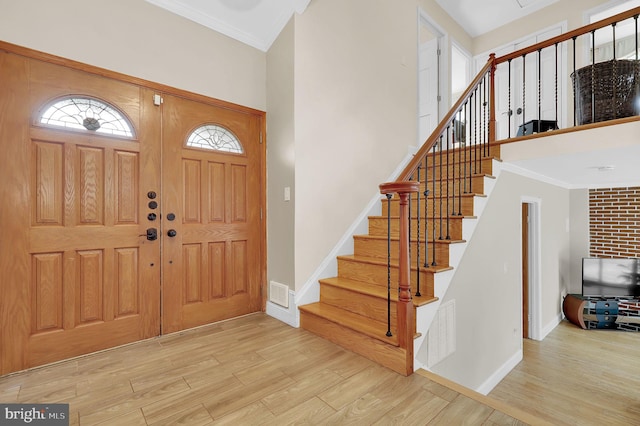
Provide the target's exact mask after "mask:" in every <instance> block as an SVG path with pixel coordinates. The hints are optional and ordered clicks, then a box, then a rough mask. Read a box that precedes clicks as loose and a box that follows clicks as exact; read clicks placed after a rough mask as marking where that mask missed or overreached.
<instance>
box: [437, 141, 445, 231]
mask: <svg viewBox="0 0 640 426" xmlns="http://www.w3.org/2000/svg"><path fill="white" fill-rule="evenodd" d="M442 167H443V165H442V135H440V179H439V180H440V196H439V197H438V199H439V200H440V218H439V222H440V236H439V237H438V239H440V240H441V239H442V225H443V223H442V193H443V192H444V191H443V188H442Z"/></svg>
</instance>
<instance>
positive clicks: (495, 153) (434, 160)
mask: <svg viewBox="0 0 640 426" xmlns="http://www.w3.org/2000/svg"><path fill="white" fill-rule="evenodd" d="M486 151H487V149H486V147H480V146H474V147H470V148H467V149H466V154H465V151H461V150H451V151H449V152H447V150H446V149H445V150H443V151H442V155H440V154H441V153H440V152H439V151H437V152H436V153H435V154H434V153H433V150H432V151H431V152H430V153H429V155H428V156H427V167H428V166H431V165H434V164H435V165H439V164H440V161H441V160H440V158H442V162H443V163H446V162H447V153H448V154H449V162H454V161H453V156H454V152H455V158H456V161H455V162H456V163H458V162H460V158H462V159H465V158H466V161H467V162H468V161H469V158H471V160H472V161H477V162H478V163H479V162H481V161H485V160H490V159H492V158H500V146H499V145H492V146H490V147H489V148H488V151H489V152H488V153H487V152H486ZM465 155H466V157H465Z"/></svg>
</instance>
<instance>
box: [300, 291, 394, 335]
mask: <svg viewBox="0 0 640 426" xmlns="http://www.w3.org/2000/svg"><path fill="white" fill-rule="evenodd" d="M298 309H300V311H302V312H306V313H309V314H312V315H316V316H318V317H321V318H324V319H325V320H328V321H331V322H333V323H336V324H339V325H341V326H343V327H346V328H349V329H351V330H354V331H357V332H360V333H362V334H365V335H367V336H369V337H372V338H374V339H378V340H380V341H382V342H385V343H388V344H390V345H393V346H398V337H397V336H396V333H395V330H392V331H393V332H394V334H393V335H392V336H390V337H388V336H387V335H386V334H387V324H385V323H381V322H379V321H376V320H373V319H371V318H368V317H365V316H362V315H358V314H355V313H353V312H350V311H346V310H344V309H340V308H337V307H335V306H332V305H329V304H326V303H322V302H316V303H310V304H308V305H302V306H299V307H298Z"/></svg>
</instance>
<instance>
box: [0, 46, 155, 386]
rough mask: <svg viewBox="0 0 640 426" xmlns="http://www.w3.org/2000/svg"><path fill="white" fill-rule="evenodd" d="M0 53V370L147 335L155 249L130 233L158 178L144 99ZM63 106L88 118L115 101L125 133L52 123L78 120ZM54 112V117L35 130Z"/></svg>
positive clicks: (125, 88) (140, 93)
mask: <svg viewBox="0 0 640 426" xmlns="http://www.w3.org/2000/svg"><path fill="white" fill-rule="evenodd" d="M2 56H3V59H4V60H3V64H2V65H3V66H2V70H3V75H5V76H10V77H9V81H6V82H5V83H4V84H5V85H6V86H5V87H3V88H2V93H3V96H2V99H3V102H2V105H3V108H2V112H1V114H0V115H1V116H2V124H3V125H2V127H3V133H2V140H1V142H2V147H3V150H5V149H6V150H8V152H9V153H10V154H9V155H4V156H2V158H1V160H0V161H1V165H0V169H2V185H3V192H5V193H6V194H7V196H8V200H4V202H3V205H2V207H1V208H2V218H3V220H4V219H6V220H7V224H8V225H9V229H10V235H11V240H10V241H4V244H3V245H2V256H4V257H10V258H11V262H12V263H14V262H15V264H4V265H3V266H4V267H2V268H1V270H0V273H1V274H2V275H3V276H4V279H3V281H2V296H3V306H2V307H3V308H4V309H3V315H2V348H3V349H2V352H3V364H4V365H3V369H2V372H3V373H6V372H9V371H12V370H15V369H19V368H24V367H31V366H35V365H41V364H45V363H48V362H51V361H56V360H60V359H64V358H68V357H72V356H76V355H80V354H84V353H88V352H93V351H97V350H101V349H105V348H109V347H113V346H117V345H121V344H124V343H128V342H132V341H136V340H140V339H145V338H148V337H151V336H155V335H157V334H158V333H159V324H160V320H159V312H160V303H159V302H160V298H159V291H160V279H159V278H160V244H159V241H157V240H156V241H148V240H147V239H146V238H145V237H141V236H140V235H146V228H147V227H148V226H149V224H148V223H147V219H146V215H147V212H146V210H147V206H146V204H147V199H146V198H147V197H146V193H147V191H149V190H153V189H155V190H157V188H158V182H159V179H158V178H159V170H160V169H159V166H160V165H159V147H158V146H157V143H155V142H154V140H155V139H156V138H157V137H158V135H159V126H158V124H159V123H160V115H159V113H158V112H155V113H154V112H153V111H151V112H148V111H145V109H146V108H147V107H146V106H145V104H146V103H147V102H150V103H151V104H150V105H153V104H152V96H153V93H150V92H149V91H148V90H145V89H141V88H140V87H138V86H135V85H131V84H127V83H123V82H119V81H115V80H110V79H105V78H102V77H98V76H95V75H92V74H88V73H85V72H82V71H77V70H72V69H68V68H65V67H62V66H59V65H53V64H50V63H46V62H41V61H37V60H29V59H26V58H24V57H20V56H16V55H11V54H7V53H3V54H2ZM11 69H12V70H13V71H14V72H11ZM5 89H6V92H5ZM12 94H13V95H15V97H12ZM70 94H71V96H69V95H70ZM75 94H82V96H78V95H75ZM63 99H75V102H76V104H75V105H76V106H77V108H75V109H74V111H79V110H82V109H83V108H89V109H91V108H93V112H92V113H91V114H93V113H95V114H96V116H97V115H98V114H99V108H100V107H99V105H106V104H108V105H115V106H117V107H118V108H119V110H114V111H115V112H116V115H117V114H120V117H121V118H123V119H125V122H127V121H128V124H130V125H131V127H132V129H131V136H124V137H123V136H122V135H117V136H114V135H113V134H110V133H101V132H95V131H86V130H85V129H76V130H73V129H70V128H67V127H64V125H60V123H62V122H65V121H67V120H69V121H74V120H75V118H77V117H72V116H70V115H68V114H67V113H66V112H63V109H64V108H61V107H60V105H61V104H60V103H59V101H62V100H63ZM89 99H91V100H89ZM85 101H86V102H87V104H84V102H85ZM63 102H64V101H63ZM69 102H72V103H73V102H74V101H69ZM90 102H94V104H92V105H93V106H88V105H89V103H90ZM80 103H83V104H82V105H80ZM54 105H55V106H54ZM52 106H54V107H53V108H54V109H53V110H55V111H56V113H55V114H57V115H56V119H55V120H51V121H49V122H48V123H43V122H42V116H43V113H44V112H45V111H52V110H51V109H50V107H52ZM72 109H73V108H72ZM56 120H58V121H56ZM116 121H117V120H116ZM53 122H56V123H58V124H57V125H55V124H54V125H52V124H51V123H53ZM76 122H77V121H76ZM144 129H152V130H150V131H147V130H144ZM153 129H155V130H153ZM12 154H15V155H12ZM11 199H13V201H11ZM16 367H18V368H16Z"/></svg>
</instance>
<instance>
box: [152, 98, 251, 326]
mask: <svg viewBox="0 0 640 426" xmlns="http://www.w3.org/2000/svg"><path fill="white" fill-rule="evenodd" d="M163 128H164V134H163V141H164V142H163V143H164V146H163V152H164V154H163V164H162V167H163V180H162V187H163V199H162V214H163V225H164V228H163V249H162V252H163V271H164V273H163V281H162V283H163V284H162V285H163V292H162V309H163V312H162V328H163V332H165V333H168V332H173V331H177V330H182V329H185V328H190V327H194V326H198V325H202V324H207V323H210V322H213V321H219V320H222V319H227V318H232V317H235V316H239V315H243V314H247V313H250V312H256V311H258V310H260V308H261V295H260V270H261V268H260V258H261V256H260V245H261V232H262V231H261V229H262V225H261V217H260V216H261V214H260V205H261V203H260V199H261V183H260V182H261V178H260V176H261V166H260V149H261V148H260V131H261V118H260V117H258V116H256V115H254V114H248V113H244V112H242V111H235V110H231V109H228V108H222V107H218V106H213V105H207V104H203V103H200V102H195V101H191V100H186V99H183V98H179V97H175V96H165V98H164V104H163ZM189 141H191V142H189Z"/></svg>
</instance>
